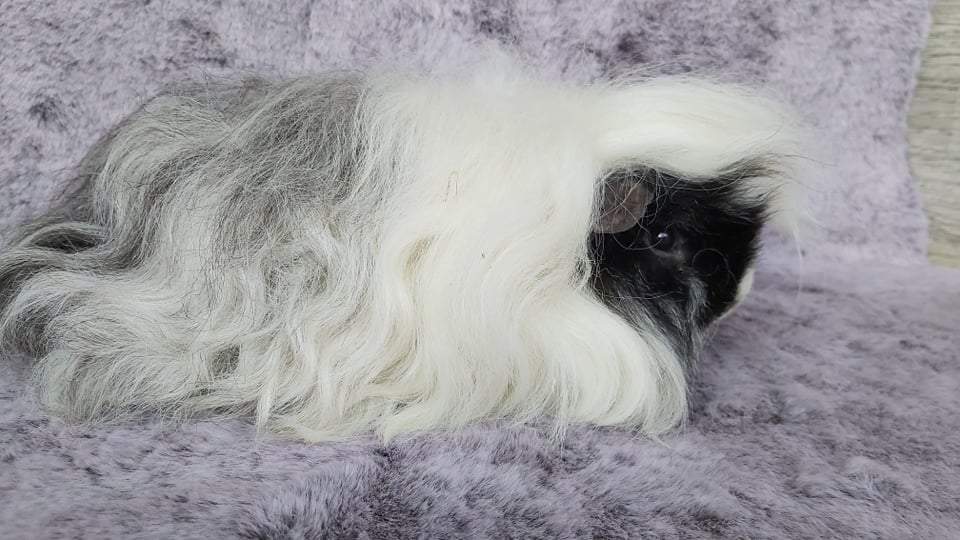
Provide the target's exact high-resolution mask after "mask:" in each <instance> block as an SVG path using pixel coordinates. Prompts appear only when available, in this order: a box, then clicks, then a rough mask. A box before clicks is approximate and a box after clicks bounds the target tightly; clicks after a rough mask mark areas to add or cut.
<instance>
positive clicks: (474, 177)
mask: <svg viewBox="0 0 960 540" xmlns="http://www.w3.org/2000/svg"><path fill="white" fill-rule="evenodd" d="M797 133H798V130H797V128H796V123H795V122H794V121H793V120H792V119H791V116H790V115H789V114H788V113H786V112H784V111H783V110H782V109H781V108H780V107H779V106H778V105H777V104H776V103H775V102H774V101H771V100H769V99H766V98H764V97H762V96H760V95H758V94H756V93H753V92H750V91H748V90H745V89H742V88H739V87H735V86H726V85H720V84H715V83H711V82H705V81H698V80H693V79H689V78H647V79H636V80H618V81H616V82H603V83H599V82H598V83H592V84H586V85H573V84H563V83H559V82H551V81H546V80H543V79H539V78H537V77H535V76H532V75H530V74H529V71H528V70H525V69H524V68H520V67H516V66H515V65H512V64H509V63H503V62H493V63H489V64H483V63H481V64H479V65H476V66H472V67H471V68H469V69H464V70H461V71H457V72H451V73H447V74H439V73H432V74H428V75H413V74H410V73H401V72H389V71H378V72H372V73H369V74H366V75H355V74H332V75H327V76H316V77H305V78H297V79H293V80H283V81H266V80H245V81H243V82H239V83H235V84H226V83H215V82H206V83H202V84H195V85H188V86H184V87H180V88H178V89H176V90H171V91H168V92H166V93H164V94H162V95H160V96H159V97H156V98H155V99H152V100H150V101H149V102H147V103H146V104H145V105H143V106H142V107H141V108H140V109H139V110H137V111H136V112H135V113H133V114H132V115H131V116H130V117H129V118H127V119H126V120H124V121H123V122H122V123H120V124H119V125H118V126H117V127H116V128H114V129H113V130H112V131H110V132H109V133H108V134H107V135H106V136H105V137H104V138H103V139H102V140H101V141H100V142H98V143H97V144H96V145H95V146H94V147H93V149H92V150H91V152H90V153H89V155H88V156H87V157H86V159H85V160H84V161H83V162H82V163H81V165H80V167H79V170H78V175H77V182H76V184H75V185H74V187H73V188H71V189H70V190H69V192H68V195H67V196H65V198H64V200H63V203H62V204H60V205H59V206H55V207H54V208H53V209H52V210H50V211H49V213H48V214H47V215H46V216H43V217H41V218H39V219H37V220H36V221H34V222H33V223H30V224H27V225H26V226H25V227H24V228H23V229H22V231H21V232H20V233H19V235H18V236H17V237H16V238H15V240H14V241H13V242H12V243H11V244H10V245H8V246H7V247H6V248H5V250H4V251H3V253H2V255H0V302H2V303H3V306H4V311H3V318H2V321H0V324H2V331H3V339H4V343H5V344H6V345H7V346H8V347H11V348H15V349H19V350H21V351H24V352H27V353H30V354H32V355H35V356H36V357H37V363H36V369H35V374H36V382H37V386H38V388H39V391H40V394H41V396H42V399H43V402H44V404H45V405H46V406H47V407H49V409H50V410H51V411H52V412H54V413H55V414H59V415H62V416H64V417H67V418H71V419H78V420H105V419H114V418H117V417H121V416H124V415H127V414H130V413H144V412H160V413H162V414H165V415H173V416H175V417H178V418H183V417H188V416H195V415H204V414H216V415H223V414H233V415H252V416H253V417H255V418H256V420H257V423H258V425H260V426H261V427H264V428H268V429H271V430H275V431H278V432H286V433H290V434H293V435H295V436H298V437H302V438H305V439H308V440H319V439H326V438H337V437H344V436H348V435H351V434H356V433H362V432H365V431H370V430H372V431H374V432H376V433H378V434H379V435H380V436H382V437H391V436H393V435H396V434H398V433H405V432H411V431H417V430H425V429H434V428H455V427H458V426H463V425H465V424H467V423H469V422H473V421H478V420H483V419H494V418H509V419H511V420H516V421H526V420H530V419H533V418H536V417H541V416H543V417H548V418H552V419H553V422H554V424H555V426H556V428H557V430H558V432H561V431H562V430H563V428H564V426H566V425H569V423H571V422H588V423H595V424H600V425H619V426H629V427H631V428H634V429H637V430H639V431H642V432H644V433H650V434H654V433H659V432H663V431H665V430H668V429H670V428H671V427H673V426H675V425H676V424H678V423H679V422H680V421H681V420H682V418H683V417H684V415H685V410H686V383H685V375H686V368H687V367H688V366H689V365H690V364H691V362H693V361H694V359H695V358H696V355H697V354H698V352H699V350H700V348H701V341H702V336H703V335H704V333H705V331H706V330H707V329H708V327H709V326H710V325H711V324H712V323H713V322H714V321H715V320H717V319H718V318H720V317H721V316H722V315H724V314H725V313H727V312H728V311H729V310H730V309H731V308H732V307H733V306H734V305H735V304H736V303H737V301H738V300H739V299H740V298H741V297H742V295H743V294H744V293H745V291H746V290H747V289H748V288H749V281H750V275H751V267H752V263H753V261H754V256H755V253H756V251H757V248H758V234H759V232H760V229H761V227H762V226H763V224H764V222H765V221H768V220H770V219H780V220H783V221H787V220H788V219H787V218H785V217H783V216H785V215H786V214H785V213H784V210H786V209H787V206H788V199H789V196H788V195H789V194H788V192H789V191H790V187H791V184H792V183H793V182H792V177H793V175H794V174H795V173H796V171H797V164H796V156H798V155H799V154H800V150H801V148H800V146H801V145H800V141H799V137H798V136H797Z"/></svg>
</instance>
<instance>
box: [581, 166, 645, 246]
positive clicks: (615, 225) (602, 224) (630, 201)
mask: <svg viewBox="0 0 960 540" xmlns="http://www.w3.org/2000/svg"><path fill="white" fill-rule="evenodd" d="M643 176H644V175H643V174H636V173H630V172H627V171H618V172H615V173H613V174H610V175H608V176H607V177H606V178H605V179H604V181H603V184H602V185H601V187H600V189H601V194H600V201H601V202H600V210H599V216H598V217H597V222H596V223H595V224H594V226H593V232H595V233H600V234H614V233H619V232H623V231H626V230H628V229H631V228H633V227H634V226H636V225H637V223H640V219H641V218H642V217H643V213H644V212H645V211H646V208H647V205H648V204H650V201H651V200H652V198H653V196H652V194H651V193H650V189H649V187H648V186H647V185H646V184H645V183H644V182H643Z"/></svg>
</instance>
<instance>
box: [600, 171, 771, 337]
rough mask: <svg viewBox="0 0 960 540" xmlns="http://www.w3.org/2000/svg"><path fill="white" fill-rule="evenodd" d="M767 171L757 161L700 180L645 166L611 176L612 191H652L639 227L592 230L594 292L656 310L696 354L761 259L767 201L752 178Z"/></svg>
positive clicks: (619, 303) (627, 308)
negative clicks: (752, 193) (748, 189)
mask: <svg viewBox="0 0 960 540" xmlns="http://www.w3.org/2000/svg"><path fill="white" fill-rule="evenodd" d="M761 174H763V171H762V170H761V169H760V168H759V167H755V166H743V167H737V168H735V170H732V171H731V172H730V173H729V174H725V175H723V176H721V177H718V178H714V179H709V180H699V179H698V180H696V181H690V180H687V179H683V178H679V177H677V176H673V175H670V174H666V173H661V172H658V171H655V170H652V169H649V168H642V167H638V168H631V169H621V170H616V171H614V172H612V173H610V174H609V175H608V176H607V177H606V178H605V182H604V185H605V186H607V187H608V189H609V186H618V185H619V186H623V185H625V184H626V185H636V186H639V187H641V188H642V189H645V190H647V192H648V194H649V196H648V198H647V200H648V202H647V203H646V205H645V207H643V208H639V209H633V211H634V213H635V214H636V224H635V225H634V226H633V227H631V228H629V229H627V230H622V231H618V232H603V230H602V229H598V230H596V231H595V232H594V233H593V234H592V236H591V239H590V251H591V257H592V259H593V261H594V266H593V275H592V283H593V287H594V289H595V290H596V291H597V292H598V294H599V295H600V296H601V297H602V298H603V299H604V301H605V302H606V303H607V304H608V305H610V306H611V307H612V308H614V309H617V310H618V311H620V312H622V313H624V314H625V315H627V316H628V317H629V314H630V313H631V312H638V311H639V312H646V313H648V314H649V315H650V316H651V317H652V318H653V319H654V321H655V322H657V323H658V324H659V325H660V326H661V327H662V328H663V329H664V330H665V331H666V333H667V334H668V335H670V336H671V337H673V339H674V340H675V341H676V342H677V345H678V346H680V347H681V348H682V349H685V350H687V351H688V352H690V353H694V352H695V350H691V349H695V348H696V345H697V343H698V340H699V337H698V336H699V334H700V330H702V329H703V328H704V327H706V326H707V325H709V324H710V323H711V322H713V321H714V320H716V319H717V318H718V317H719V316H720V315H722V314H723V313H724V312H725V311H727V310H728V309H730V308H731V307H732V305H733V304H734V302H735V301H736V297H737V292H738V289H739V285H740V282H741V280H742V279H743V277H744V274H745V273H746V271H747V269H748V268H749V267H750V265H751V264H752V262H753V260H754V258H755V256H756V252H757V249H758V243H759V233H760V229H761V227H762V225H763V221H764V218H765V213H766V205H765V203H764V202H763V201H757V200H756V199H755V198H751V197H748V196H746V194H745V193H744V181H745V180H748V179H750V178H753V177H756V176H759V175H761ZM619 189H620V190H621V191H622V190H623V188H622V187H621V188H619ZM604 204H609V197H607V198H606V200H605V202H604ZM621 208H622V207H621ZM608 211H610V209H605V208H601V212H608ZM621 211H627V210H623V209H621Z"/></svg>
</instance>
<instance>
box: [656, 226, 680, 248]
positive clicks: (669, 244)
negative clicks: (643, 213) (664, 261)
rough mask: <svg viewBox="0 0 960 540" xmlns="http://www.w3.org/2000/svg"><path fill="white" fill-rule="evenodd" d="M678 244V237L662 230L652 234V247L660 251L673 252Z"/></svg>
mask: <svg viewBox="0 0 960 540" xmlns="http://www.w3.org/2000/svg"><path fill="white" fill-rule="evenodd" d="M675 244H676V235H675V234H673V233H671V232H670V231H667V230H666V229H661V230H659V231H656V230H655V231H652V232H651V233H650V246H651V247H653V248H654V249H658V250H660V251H671V250H672V249H673V247H674V245H675Z"/></svg>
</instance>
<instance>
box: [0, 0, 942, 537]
mask: <svg viewBox="0 0 960 540" xmlns="http://www.w3.org/2000/svg"><path fill="white" fill-rule="evenodd" d="M929 9H930V2H928V1H926V0H910V1H902V0H873V1H869V2H833V1H830V0H811V1H808V2H790V1H788V0H775V1H765V0H746V1H738V0H719V1H711V2H700V1H696V0H671V1H668V0H659V1H658V0H640V1H633V2H608V3H602V4H601V3H593V2H587V1H584V0H569V1H565V2H551V1H546V0H535V1H532V2H523V3H510V2H496V1H489V2H479V1H477V2H468V1H465V0H456V1H453V2H444V3H442V4H441V3H437V4H421V3H414V2H398V1H395V0H394V1H388V2H378V3H369V4H368V3H354V2H350V1H348V0H337V1H332V2H308V1H303V0H300V1H294V0H289V1H282V2H261V3H256V2H242V1H241V2H230V1H223V2H219V1H218V2H209V3H192V2H186V1H183V2H180V1H169V2H164V1H160V0H154V1H151V0H142V1H136V2H134V1H128V0H116V1H112V2H96V1H93V0H82V1H74V2H55V1H52V0H48V1H37V0H7V1H6V2H3V3H0V51H3V52H2V54H0V235H2V234H4V231H9V229H10V227H11V226H12V225H13V224H14V223H15V222H17V221H19V220H22V219H25V218H27V217H29V216H30V215H33V214H35V213H36V212H38V211H39V210H41V209H42V208H43V207H44V205H45V204H46V203H47V202H48V201H49V199H50V197H51V194H52V193H54V192H55V189H56V186H57V185H58V184H59V183H60V182H62V181H64V180H65V179H66V178H67V177H68V176H69V174H70V170H71V167H72V166H73V165H75V164H76V162H77V161H78V160H79V158H80V157H81V156H82V154H83V151H84V150H85V149H86V148H87V147H89V145H90V144H92V142H93V140H94V139H95V138H96V136H98V135H99V134H102V133H103V132H104V130H105V129H106V128H107V127H108V126H109V125H110V124H112V123H113V122H115V121H117V120H118V119H120V118H121V117H122V116H124V115H125V114H127V113H128V112H130V111H131V110H132V109H133V108H135V107H136V106H137V105H138V104H139V103H140V102H141V101H142V100H143V99H145V98H146V97H149V96H150V95H151V94H152V93H154V92H156V91H157V90H158V89H159V88H160V87H161V86H162V85H164V84H166V83H169V82H173V81H178V80H182V79H183V78H185V77H193V76H197V75H198V74H201V73H213V74H233V73H237V72H239V71H246V72H250V71H255V72H258V73H264V72H266V73H272V74H278V75H279V74H296V73H302V72H310V71H317V70H320V69H326V68H345V67H346V68H349V67H361V66H363V65H366V64H368V63H369V62H371V61H372V59H376V58H381V59H387V60H389V59H391V58H393V59H406V58H408V57H409V56H410V55H411V51H417V52H416V55H414V57H415V58H416V61H417V62H422V63H431V62H433V61H435V60H437V59H438V58H445V59H449V58H456V57H457V55H458V54H469V50H470V49H471V45H470V43H471V41H472V40H474V39H476V38H477V37H485V38H491V39H497V40H502V41H506V42H509V43H512V44H514V45H515V46H516V47H517V48H519V49H520V50H521V51H523V52H525V53H526V54H527V55H528V56H529V57H530V58H531V59H532V61H534V62H536V63H539V64H541V65H544V66H547V67H549V68H550V69H552V70H555V71H556V72H557V73H561V74H563V75H564V76H566V77H569V78H572V79H590V78H594V77H601V76H605V75H608V74H611V73H615V72H617V71H618V70H620V69H624V68H626V67H629V66H632V65H636V64H641V63H642V64H648V63H654V64H657V65H658V69H661V70H664V71H668V72H685V71H690V70H694V71H698V72H703V71H706V72H710V73H713V74H717V75H719V76H721V77H723V78H730V79H732V80H744V79H746V80H749V81H751V82H756V83H760V84H763V85H765V86H767V87H768V88H771V89H772V90H774V91H776V92H777V93H779V94H781V95H782V96H784V97H785V98H787V99H789V100H790V101H791V102H793V103H794V104H795V105H796V106H797V107H798V108H799V110H800V111H801V112H802V113H803V114H804V115H806V116H807V117H808V118H809V120H810V121H811V123H812V124H813V125H814V126H815V128H816V129H817V132H818V133H819V134H820V139H821V141H822V142H823V146H824V148H826V149H828V150H829V151H828V152H827V153H826V154H825V156H826V157H824V158H823V161H824V162H825V165H826V167H825V171H826V172H825V173H824V175H823V176H824V177H825V178H824V179H823V180H824V181H823V182H818V183H817V185H816V188H815V189H813V190H812V191H813V195H812V197H813V202H814V204H813V205H812V209H813V210H812V212H813V217H814V218H815V221H816V222H817V224H818V225H817V227H816V228H815V229H814V230H813V231H812V232H811V233H810V234H809V235H807V236H805V237H804V238H802V242H801V247H802V248H803V250H804V251H805V252H806V256H805V257H804V258H803V259H802V261H803V264H802V265H798V262H799V261H800V260H801V259H799V258H798V257H796V256H794V255H792V254H791V253H790V252H789V251H788V249H786V248H783V247H778V246H774V247H773V248H772V250H771V252H770V256H769V258H768V260H767V261H766V262H765V263H764V264H763V265H762V266H761V269H760V272H759V273H758V278H757V279H758V281H757V285H756V288H755V290H754V293H753V294H752V295H751V296H750V297H749V299H748V301H747V303H746V304H745V305H744V306H743V307H742V308H741V309H740V310H739V311H738V312H736V313H735V314H734V315H732V316H731V317H730V318H729V319H727V320H725V321H724V322H723V324H722V325H721V326H720V327H719V329H718V332H717V335H716V336H715V338H714V339H713V340H712V342H711V344H710V347H709V350H708V351H707V354H706V356H705V358H704V359H703V362H702V363H701V365H700V367H699V370H698V372H697V374H696V375H695V377H694V380H693V383H692V384H693V390H692V397H691V400H692V412H691V415H690V420H689V422H688V425H687V426H685V427H684V428H683V429H681V430H679V431H678V432H677V433H676V434H673V435H670V436H668V437H665V438H664V439H662V440H660V441H651V440H646V439H643V438H638V437H636V436H635V435H633V434H631V433H629V432H626V431H622V430H615V429H597V428H590V427H586V426H584V427H578V428H575V429H572V430H571V431H570V433H569V435H568V437H567V438H566V439H565V441H564V442H563V443H562V444H559V445H558V444H557V443H555V442H552V441H551V440H550V439H549V437H548V435H547V434H548V430H546V429H544V428H543V427H541V426H538V425H525V426H504V425H497V424H488V425H480V426H476V427H474V428H471V429H468V430H465V431H464V432H462V433H456V434H424V435H420V436H416V437H412V438H407V439H404V440H399V441H396V442H393V443H391V444H389V445H382V444H380V443H378V442H376V441H374V440H372V439H358V440H355V441H351V442H345V443H337V444H314V445H307V444H302V443H297V442H291V441H282V440H275V439H271V438H269V437H265V436H261V437H257V436H256V434H255V433H254V431H253V429H252V428H251V426H250V425H249V424H247V423H244V422H240V421H200V422H195V423H191V424H189V425H186V426H172V425H168V424H164V423H163V422H159V421H144V422H142V423H139V424H128V425H122V426H109V427H108V426H87V427H78V426H68V425H64V424H63V423H62V422H60V421H58V420H56V419H53V418H49V417H48V416H47V415H45V414H44V412H43V411H42V410H41V409H40V408H39V407H38V406H37V404H36V402H35V399H34V394H33V390H32V388H31V386H30V383H29V377H28V373H29V369H30V360H29V359H25V358H20V357H10V356H8V357H4V358H0V537H3V538H57V537H81V538H100V537H142V538H166V537H179V538H194V537H196V538H201V537H207V538H209V537H216V538H219V537H238V536H239V537H248V538H325V537H335V538H339V537H355V538H407V537H542V538H579V537H591V536H596V537H603V538H637V537H654V538H659V537H668V538H669V537H673V538H677V537H679V538H701V537H749V538H813V537H817V538H822V537H875V538H911V537H912V538H951V537H955V536H956V531H958V530H960V487H958V486H960V415H958V414H957V411H958V410H960V392H958V390H960V358H958V356H960V353H958V352H957V351H958V350H960V332H958V331H957V330H958V327H960V273H958V272H956V271H950V270H944V269H937V268H933V267H930V266H927V265H926V263H925V262H924V254H925V253H924V252H925V238H926V225H925V220H924V215H923V211H922V208H921V205H920V201H919V197H918V194H917V192H916V190H915V187H914V185H913V182H912V179H911V177H910V174H909V170H908V165H907V159H906V144H905V116H906V110H907V107H908V104H909V101H910V97H911V94H912V88H913V85H914V79H915V75H916V68H917V62H918V56H919V52H920V50H921V48H922V46H923V43H924V41H925V35H926V30H927V27H928V24H929Z"/></svg>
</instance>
